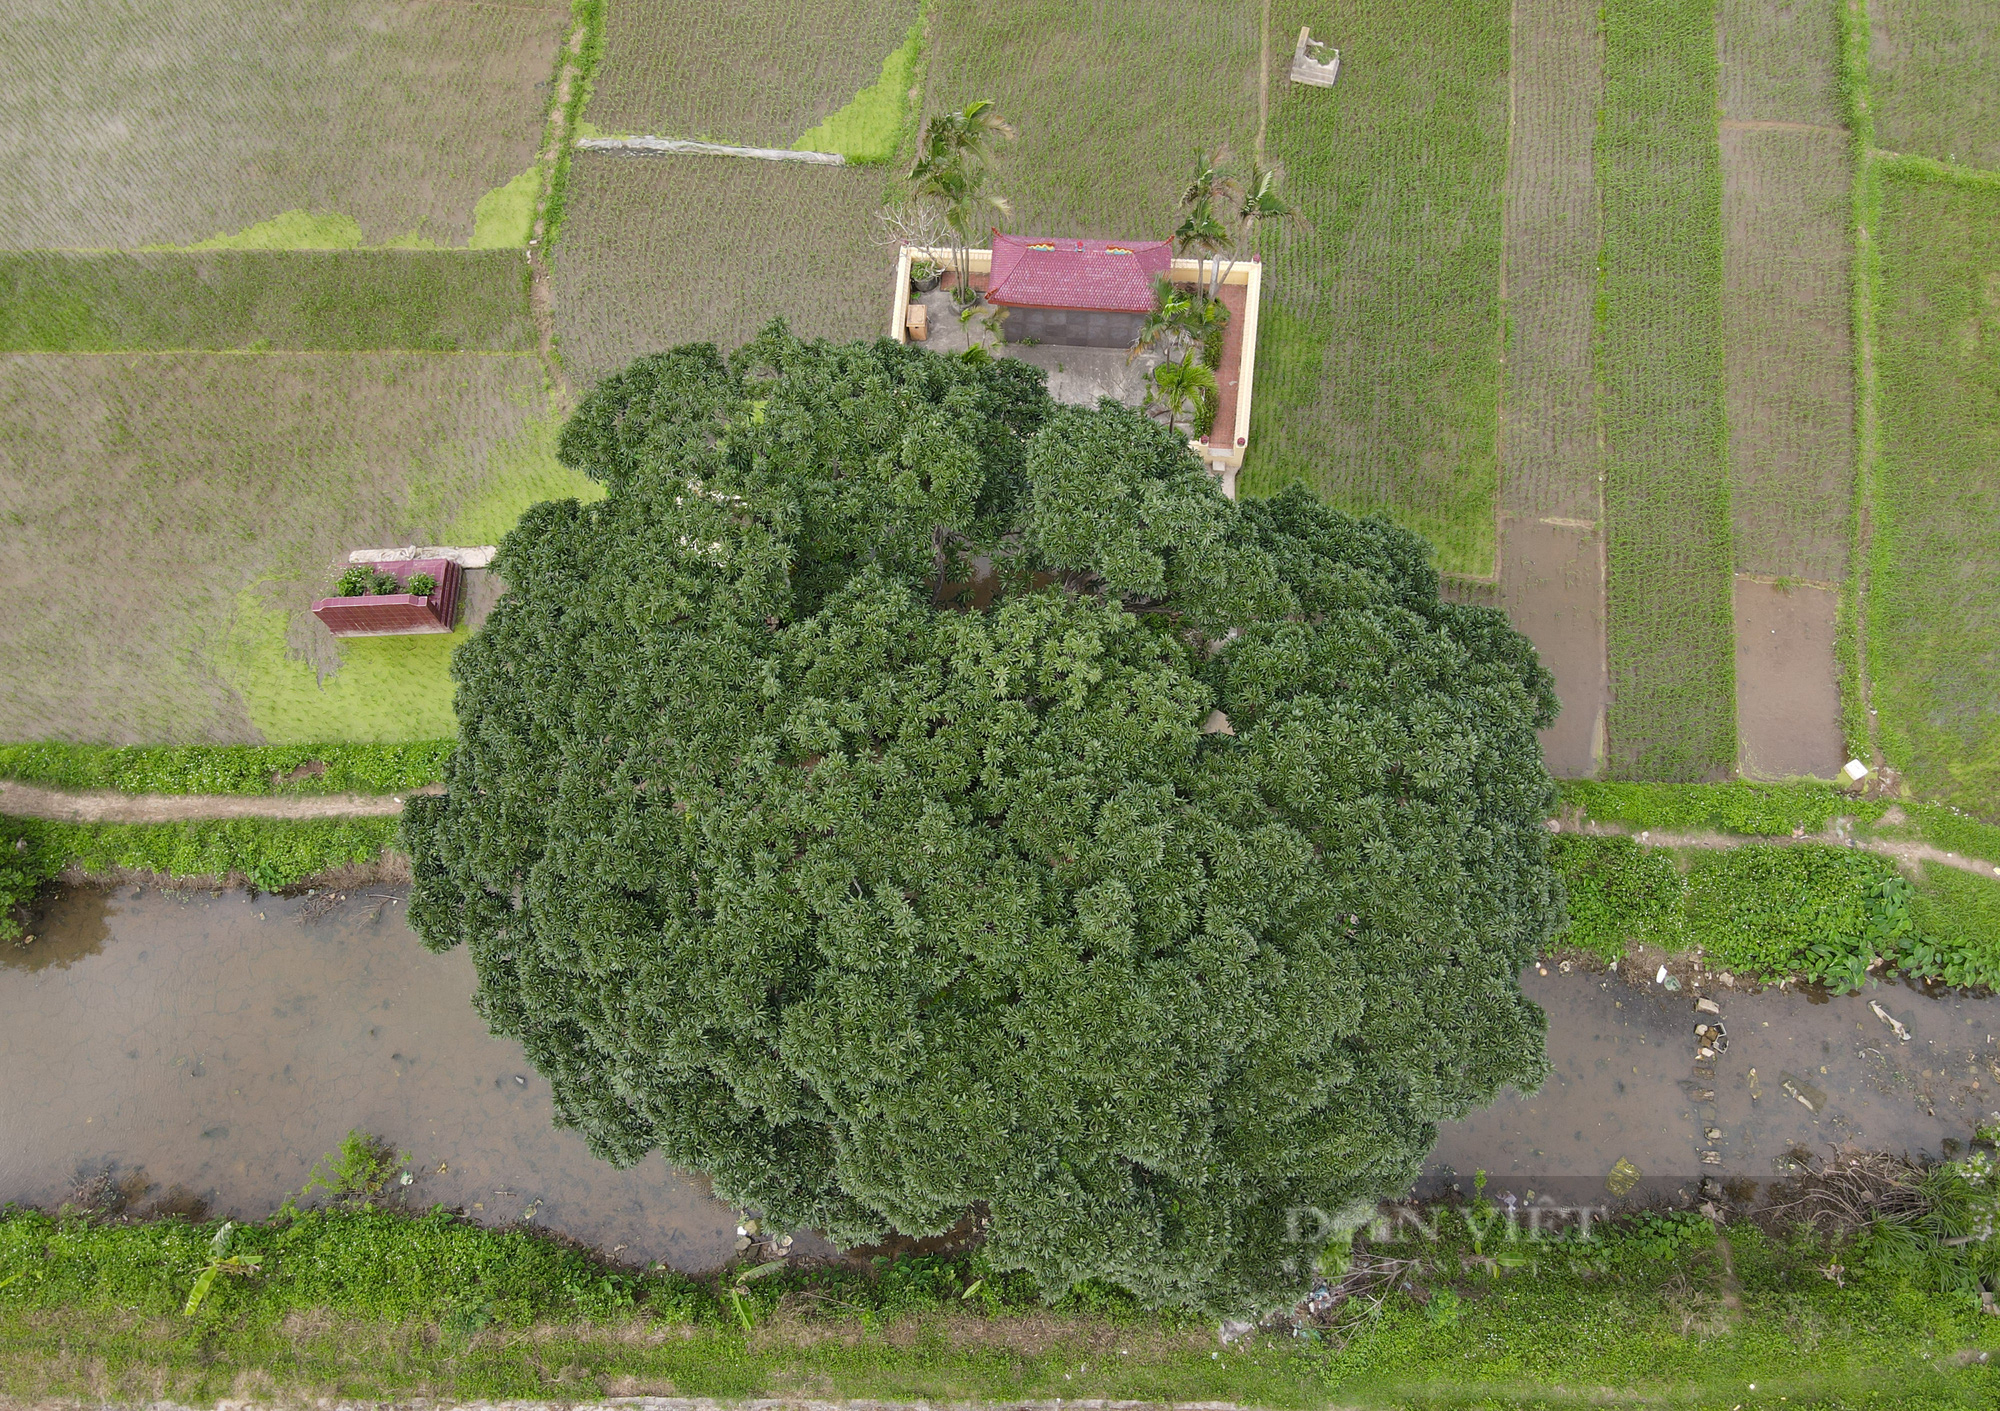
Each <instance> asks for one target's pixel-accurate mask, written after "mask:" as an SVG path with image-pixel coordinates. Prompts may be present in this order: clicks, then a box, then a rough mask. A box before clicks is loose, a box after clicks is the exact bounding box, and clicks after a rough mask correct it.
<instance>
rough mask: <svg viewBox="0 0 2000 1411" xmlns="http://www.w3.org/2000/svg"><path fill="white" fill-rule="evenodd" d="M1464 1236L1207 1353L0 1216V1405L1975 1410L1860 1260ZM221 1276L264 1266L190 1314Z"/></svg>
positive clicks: (1693, 1224)
mask: <svg viewBox="0 0 2000 1411" xmlns="http://www.w3.org/2000/svg"><path fill="white" fill-rule="evenodd" d="M1465 1224H1466V1222H1465V1221H1464V1220H1463V1218H1462V1217H1459V1218H1458V1219H1457V1220H1456V1222H1454V1220H1453V1219H1452V1218H1451V1217H1447V1218H1446V1219H1445V1221H1444V1222H1443V1225H1444V1229H1443V1236H1444V1237H1443V1241H1442V1242H1441V1243H1440V1244H1437V1245H1425V1246H1422V1247H1420V1248H1416V1249H1412V1250H1411V1251H1409V1252H1411V1253H1414V1254H1416V1255H1418V1256H1420V1257H1421V1259H1422V1260H1423V1263H1422V1264H1421V1265H1420V1266H1418V1268H1417V1269H1415V1270H1413V1272H1412V1277H1411V1280H1410V1288H1409V1291H1408V1292H1401V1291H1393V1292H1391V1293H1390V1295H1389V1297H1388V1300H1387V1302H1386V1303H1385V1304H1384V1306H1383V1308H1382V1311H1381V1312H1380V1314H1379V1315H1378V1316H1376V1317H1374V1318H1372V1319H1365V1320H1362V1321H1361V1324H1360V1327H1359V1330H1358V1332H1357V1334H1356V1335H1355V1336H1354V1337H1353V1339H1352V1340H1351V1341H1349V1342H1347V1343H1346V1345H1345V1346H1336V1345H1335V1342H1334V1341H1333V1340H1328V1339H1327V1338H1325V1337H1324V1336H1323V1335H1315V1336H1308V1337H1296V1338H1294V1337H1273V1336H1263V1335H1259V1336H1254V1337H1252V1338H1250V1339H1248V1340H1246V1341H1244V1342H1242V1343H1238V1344H1235V1345H1233V1346H1230V1347H1227V1348H1223V1347H1218V1345H1217V1342H1216V1339H1215V1334H1214V1327H1213V1324H1211V1323H1208V1322H1205V1321H1198V1320H1194V1319H1191V1318H1188V1317H1185V1316H1176V1315H1161V1314H1153V1313H1147V1312H1143V1311H1141V1310H1138V1309H1136V1308H1135V1307H1133V1306H1132V1304H1131V1303H1130V1302H1129V1300H1127V1299H1126V1298H1125V1297H1123V1296H1122V1295H1121V1294H1120V1293H1118V1292H1117V1291H1115V1290H1110V1289H1101V1288H1083V1289H1079V1290H1077V1291H1075V1292H1072V1293H1071V1294H1070V1295H1068V1296H1067V1297H1065V1298H1064V1299H1063V1300H1061V1301H1060V1302H1059V1303H1057V1304H1055V1305H1054V1306H1053V1307H1050V1306H1047V1305H1044V1304H1042V1303H1041V1302H1040V1301H1039V1300H1038V1299H1037V1298H1036V1297H1035V1296H1034V1293H1033V1291H1032V1290H1031V1289H1028V1288H1026V1287H1023V1286H1022V1284H1021V1283H1020V1281H1019V1280H1017V1279H1015V1278H1012V1277H1009V1276H1005V1275H997V1274H995V1273H994V1272H993V1271H991V1270H990V1269H987V1268H985V1267H983V1265H982V1263H981V1261H980V1260H979V1258H978V1256H977V1255H976V1254H975V1255H973V1256H971V1257H969V1258H963V1259H944V1258H937V1257H930V1258H904V1259H900V1260H897V1261H894V1262H888V1261H884V1262H883V1263H881V1264H879V1265H878V1266H877V1269H876V1270H875V1272H874V1273H872V1274H864V1273H861V1272H858V1271H855V1270H851V1269H828V1270H818V1271H812V1272H803V1271H792V1270H785V1271H781V1272H772V1273H770V1274H767V1275H765V1276H763V1277H760V1278H758V1279H756V1280H754V1281H748V1282H744V1283H742V1284H738V1285H734V1287H736V1288H737V1289H740V1290H741V1291H740V1292H737V1293H734V1294H732V1293H731V1291H730V1290H731V1287H732V1282H733V1281H728V1280H716V1281H713V1282H709V1283H697V1282H694V1281H690V1280H688V1279H685V1278H682V1277H680V1276H678V1275H674V1274H670V1273H664V1272H648V1273H639V1272H635V1271H632V1270H629V1269H620V1268H613V1267H609V1266H606V1265H603V1264H600V1263H599V1262H597V1261H596V1260H595V1259H593V1258H592V1257H590V1256H588V1255H586V1254H583V1253H580V1252H576V1251H572V1250H569V1249H565V1248H562V1247H560V1246H558V1245H556V1244H555V1243H553V1242H551V1241H549V1240H546V1239H543V1238H540V1237H537V1236H535V1235H531V1234H527V1233H524V1232H519V1231H511V1232H505V1233H502V1232H496V1231H490V1230H483V1229H478V1228H475V1227H472V1226H469V1225H467V1224H464V1223H462V1222H460V1221H457V1220H455V1219H453V1218H451V1217H449V1216H447V1215H444V1214H442V1213H434V1214H432V1215H429V1216H426V1217H423V1218H420V1219H410V1218H407V1217H402V1216H396V1215H387V1214H382V1213H378V1212H374V1211H367V1210H362V1211H351V1212H350V1211H339V1212H309V1213H306V1214H303V1215H300V1216H297V1217H295V1218H294V1217H278V1218H274V1219H273V1220H271V1221H269V1222H266V1223H264V1224H260V1225H250V1226H245V1227H242V1228H240V1229H237V1230H233V1231H232V1232H231V1235H230V1237H229V1239H228V1241H227V1243H226V1246H225V1249H224V1250H223V1251H221V1252H218V1251H217V1250H215V1248H214V1247H213V1241H214V1236H215V1234H216V1232H217V1229H218V1227H217V1226H213V1225H190V1224H186V1223H182V1222H179V1221H172V1220H166V1221H156V1222H150V1223H140V1224H118V1223H103V1224H99V1223H91V1222H88V1221H86V1220H84V1219H81V1218H75V1217H72V1218H68V1219H63V1220H57V1219H52V1218H50V1217H48V1216H45V1215H40V1214H34V1213H30V1212H24V1211H18V1210H17V1211H13V1212H10V1213H9V1214H7V1215H6V1216H4V1217H0V1392H4V1393H8V1394H17V1395H34V1396H43V1397H46V1396H89V1397H92V1398H121V1397H122V1398H131V1399H145V1400H149V1401H150V1400H154V1399H160V1398H169V1399H173V1400H177V1401H183V1402H195V1403H200V1402H207V1401H212V1400H214V1399H216V1398H219V1397H224V1396H244V1395H252V1396H255V1397H257V1398H259V1399H269V1398H272V1397H276V1396H281V1395H286V1394H291V1395H300V1396H309V1395H316V1396H335V1397H347V1398H353V1397H383V1398H387V1397H406V1396H412V1395H421V1396H426V1397H435V1398H451V1397H492V1398H498V1397H526V1396H555V1397H565V1398H573V1397H595V1396H597V1395H601V1394H605V1393H611V1394H628V1395H629V1394H635V1393H638V1394H645V1393H653V1394H668V1395H678V1396H715V1397H756V1396H776V1395H801V1394H806V1395H810V1396H812V1397H813V1398H815V1399H831V1398H837V1397H867V1398H879V1399H885V1400H905V1401H907V1400H918V1399H925V1400H945V1401H962V1400H993V1401H1008V1402H1015V1401H1021V1400H1027V1399H1055V1398H1061V1399H1066V1400H1075V1399H1084V1398H1093V1397H1103V1398H1117V1399H1143V1400H1150V1401H1181V1402H1188V1401H1229V1402H1235V1403H1239V1404H1248V1405H1256V1406H1268V1407H1308V1406H1323V1405H1325V1404H1327V1403H1328V1401H1329V1400H1330V1399H1331V1400H1334V1401H1338V1402H1340V1403H1343V1404H1365V1405H1386V1404H1394V1405H1403V1406H1427V1407H1445V1406H1474V1405H1477V1406H1489V1407H1492V1406H1500V1407H1506V1406H1561V1405H1601V1404H1605V1403H1606V1402H1607V1400H1609V1399H1611V1398H1613V1397H1630V1398H1632V1399H1633V1400H1634V1401H1636V1402H1638V1403H1640V1404H1645V1405H1652V1406H1689V1407H1695V1406H1700V1407H1742V1408H1752V1407H1765V1406H1769V1407H1778V1406H1785V1407H1787V1408H1798V1407H1801V1406H1823V1407H1850V1406H1852V1407H1860V1406H1880V1407H1888V1406H1898V1407H1902V1408H1931V1407H1959V1406H1972V1405H1977V1404H1981V1403H1980V1402H1979V1401H1978V1398H1979V1397H1980V1396H1981V1395H1983V1394H1984V1392H1983V1388H1984V1387H1985V1385H1986V1382H1985V1379H1986V1377H1987V1376H1988V1375H1989V1374H1988V1373H1987V1372H1986V1370H1985V1369H1984V1368H1981V1367H1979V1366H1978V1365H1977V1357H1978V1351H1977V1349H1991V1348H2000V1320H1994V1319H1991V1318H1986V1317H1982V1316H1981V1315H1980V1314H1979V1312H1978V1311H1977V1307H1976V1304H1975V1303H1974V1302H1973V1301H1972V1300H1971V1299H1969V1298H1966V1297H1964V1296H1962V1295H1945V1294H1940V1293H1938V1292H1936V1291H1935V1285H1934V1284H1932V1285H1926V1284H1925V1283H1923V1282H1921V1281H1920V1279H1919V1278H1918V1277H1913V1276H1910V1275H1904V1274H1898V1273H1894V1272H1890V1271H1887V1270H1879V1271H1878V1270H1876V1269H1872V1268H1870V1267H1867V1266H1868V1256H1867V1253H1866V1251H1865V1250H1864V1249H1862V1248H1860V1247H1858V1246H1856V1245H1854V1244H1852V1243H1850V1244H1848V1245H1846V1246H1843V1247H1837V1248H1829V1247H1827V1246H1825V1245H1823V1244H1821V1243H1820V1242H1818V1241H1814V1240H1802V1241H1799V1242H1796V1243H1787V1242H1784V1241H1780V1240H1776V1239H1772V1238H1770V1237H1767V1236H1766V1235H1764V1234H1762V1233H1761V1232H1760V1231H1758V1230H1757V1229H1756V1228H1755V1227H1753V1226H1749V1225H1739V1226H1732V1227H1731V1228H1730V1229H1729V1231H1728V1236H1729V1242H1730V1246H1731V1255H1732V1260H1731V1264H1730V1265H1725V1263H1724V1260H1723V1258H1722V1256H1721V1252H1720V1250H1719V1249H1718V1246H1717V1241H1716V1236H1715V1232H1714V1230H1713V1229H1712V1228H1711V1227H1709V1225H1708V1223H1707V1222H1706V1221H1704V1220H1702V1219H1700V1218H1699V1217H1697V1216H1692V1215H1687V1216H1680V1217H1665V1218H1662V1217H1646V1218H1642V1219H1640V1220H1637V1221H1634V1222H1629V1223H1623V1224H1620V1225H1615V1226H1605V1225H1602V1224H1600V1225H1598V1226H1596V1227H1595V1228H1596V1229H1597V1231H1598V1232H1599V1237H1598V1238H1596V1239H1593V1240H1591V1241H1588V1242H1575V1243H1548V1244H1537V1245H1526V1244H1522V1245H1510V1246H1509V1247H1508V1248H1509V1249H1510V1250H1513V1251H1517V1252H1518V1251H1527V1252H1528V1257H1525V1258H1523V1259H1521V1260H1520V1261H1518V1264H1517V1263H1516V1261H1514V1260H1512V1259H1510V1260H1509V1261H1508V1264H1507V1265H1506V1266H1505V1267H1502V1266H1496V1265H1494V1264H1493V1263H1491V1262H1489V1261H1486V1260H1484V1259H1482V1258H1480V1257H1479V1256H1478V1255H1477V1253H1476V1252H1475V1251H1474V1249H1473V1248H1472V1245H1471V1241H1470V1240H1469V1239H1468V1238H1467V1236H1466V1232H1465V1230H1464V1229H1463V1228H1462V1227H1463V1226H1464V1225H1465ZM219 1253H220V1257H227V1256H236V1257H238V1258H239V1259H243V1260H245V1262H248V1260H249V1259H250V1258H255V1259H256V1260H257V1261H258V1263H259V1266H260V1267H259V1268H258V1269H257V1270H256V1272H254V1273H249V1274H229V1273H224V1274H222V1275H220V1276H219V1277H217V1278H216V1279H214V1280H213V1282H212V1286H211V1289H210V1291H209V1293H208V1294H207V1296H206V1298H205V1299H204V1300H203V1301H202V1303H201V1304H200V1306H199V1307H198V1308H197V1310H196V1311H195V1313H194V1314H193V1315H192V1316H189V1315H186V1314H185V1313H184V1312H183V1309H184V1307H185V1305H186V1302H187V1300H188V1297H189V1293H190V1291H191V1290H192V1288H193V1287H194V1285H195V1283H196V1281H197V1279H198V1277H199V1276H200V1274H201V1272H202V1270H203V1269H204V1268H205V1267H206V1266H208V1265H209V1263H210V1261H211V1259H214V1258H217V1257H219ZM1832 1262H1843V1263H1845V1264H1846V1265H1848V1266H1850V1267H1849V1268H1848V1269H1847V1270H1846V1271H1845V1272H1844V1275H1843V1281H1842V1282H1841V1283H1838V1284H1837V1283H1836V1282H1834V1281H1833V1280H1832V1279H1830V1278H1828V1277H1827V1276H1826V1275H1825V1274H1824V1272H1823V1270H1824V1269H1825V1267H1826V1266H1827V1265H1828V1264H1829V1263H1832ZM1732 1266H1733V1267H1732ZM1488 1270H1492V1272H1491V1273H1489V1272H1488ZM1732 1296H1733V1298H1734V1300H1735V1301H1736V1303H1737V1304H1738V1306H1735V1307H1732V1306H1731V1305H1730V1303H1728V1302H1726V1301H1725V1299H1726V1298H1729V1297H1732ZM746 1324H747V1325H748V1326H747V1328H746V1326H745V1325H746ZM1753 1384H1754V1387H1755V1390H1754V1391H1753V1390H1751V1387H1752V1385H1753Z"/></svg>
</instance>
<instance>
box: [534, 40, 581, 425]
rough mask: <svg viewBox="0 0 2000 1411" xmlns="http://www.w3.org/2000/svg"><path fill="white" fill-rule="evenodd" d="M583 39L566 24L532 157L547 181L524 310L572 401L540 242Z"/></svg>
mask: <svg viewBox="0 0 2000 1411" xmlns="http://www.w3.org/2000/svg"><path fill="white" fill-rule="evenodd" d="M583 40H584V22H583V21H582V20H578V21H576V22H574V23H572V24H571V25H570V32H569V41H568V43H566V44H565V45H564V46H563V63H562V76H561V77H560V78H558V79H557V80H556V89H555V93H554V95H553V96H552V97H551V98H550V99H549V117H548V122H547V123H546V124H545V127H546V131H547V138H546V140H545V141H544V142H543V143H542V150H541V152H540V153H539V154H538V155H537V157H536V160H537V161H538V162H539V163H540V165H541V168H542V170H543V171H544V172H546V173H548V179H547V181H546V182H545V183H544V184H543V187H542V199H541V202H540V204H539V206H538V208H537V209H536V211H535V228H534V230H533V232H532V233H531V234H530V235H529V237H528V308H529V311H530V312H531V313H532V314H533V316H534V320H535V337H536V341H537V343H538V344H539V349H538V351H539V352H540V353H541V356H542V365H543V366H544V367H545V368H547V369H548V374H549V380H550V381H551V382H553V383H554V384H555V385H556V387H557V388H559V389H560V390H561V392H562V394H563V395H564V396H565V397H566V398H570V399H571V400H574V391H573V389H572V388H571V387H570V385H569V378H568V377H567V376H566V375H565V374H564V372H563V366H562V363H561V361H560V360H559V359H558V358H557V357H556V355H555V343H556V319H555V296H554V294H553V292H552V291H551V288H550V284H549V266H548V261H547V259H546V258H544V252H543V248H542V241H543V239H544V238H545V237H546V236H547V235H548V220H549V202H550V199H551V197H552V196H553V195H554V188H555V172H556V164H557V161H558V160H559V159H560V158H561V156H562V154H563V151H564V149H565V148H566V147H568V145H569V140H570V130H569V95H570V91H571V89H572V88H573V87H574V86H575V84H576V81H577V72H578V66H579V65H580V63H581V61H582V60H581V56H582V54H583Z"/></svg>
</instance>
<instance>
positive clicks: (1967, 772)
mask: <svg viewBox="0 0 2000 1411" xmlns="http://www.w3.org/2000/svg"><path fill="white" fill-rule="evenodd" d="M1874 165H1875V168H1876V174H1877V179H1878V180H1879V181H1880V183H1881V207H1882V209H1881V222H1880V232H1879V236H1878V245H1879V259H1880V278H1879V284H1878V285H1877V288H1876V299H1877V308H1876V314H1875V325H1876V329H1877V334H1878V346H1877V349H1876V353H1875V361H1874V367H1875V377H1876V388H1875V397H1876V403H1877V406H1878V414H1879V417H1880V422H1881V432H1880V437H1881V443H1880V453H1879V456H1878V458H1877V460H1876V463H1875V467H1874V475H1873V479H1872V486H1873V496H1872V500H1871V505H1870V509H1871V513H1872V515H1873V521H1874V538H1873V541H1872V544H1871V545H1870V554H1869V575H1870V577H1869V583H1870V589H1869V594H1868V599H1867V603H1866V611H1867V632H1868V644H1867V645H1868V669H1869V673H1870V676H1871V678H1872V686H1873V691H1874V697H1873V699H1874V704H1875V706H1876V708H1877V710H1878V711H1879V712H1880V715H1879V725H1880V736H1881V746H1882V751H1883V753H1884V754H1885V755H1886V756H1887V758H1888V760H1889V763H1891V764H1892V765H1894V766H1895V767H1896V768H1897V769H1899V770H1901V771H1902V772H1903V774H1904V776H1905V777H1906V778H1907V779H1908V780H1909V782H1910V784H1911V786H1912V787H1914V788H1915V789H1916V790H1917V791H1918V792H1920V793H1922V794H1924V795H1926V796H1928V797H1931V798H1937V799H1942V800H1945V801H1948V802H1951V803H1955V804H1959V805H1961V806H1963V807H1965V808H1967V809H1970V810H1972V811H1973V812H1975V813H1978V814H1982V815H1984V816H1986V817H1989V818H1994V817H2000V715H1996V714H1995V712H1994V710H1993V703H1994V701H1995V700H2000V596H1996V595H2000V515H1996V514H1995V513H1994V511H1993V506H1994V500H1995V496H1996V494H2000V470H1996V466H2000V459H1996V457H1995V454H1994V450H1995V447H1996V446H2000V300H1996V298H1995V294H1994V283H1993V272H1994V271H1995V270H1996V269H2000V175H1994V174H1987V175H1985V176H1982V177H1976V178H1975V177H1967V176H1959V175H1954V174H1952V173H1947V172H1943V171H1940V170H1938V169H1937V168H1936V167H1935V166H1934V165H1933V164H1926V163H1923V162H1918V161H1914V160H1910V159H1905V160H1902V161H1895V162H1878V163H1875V164H1874Z"/></svg>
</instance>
